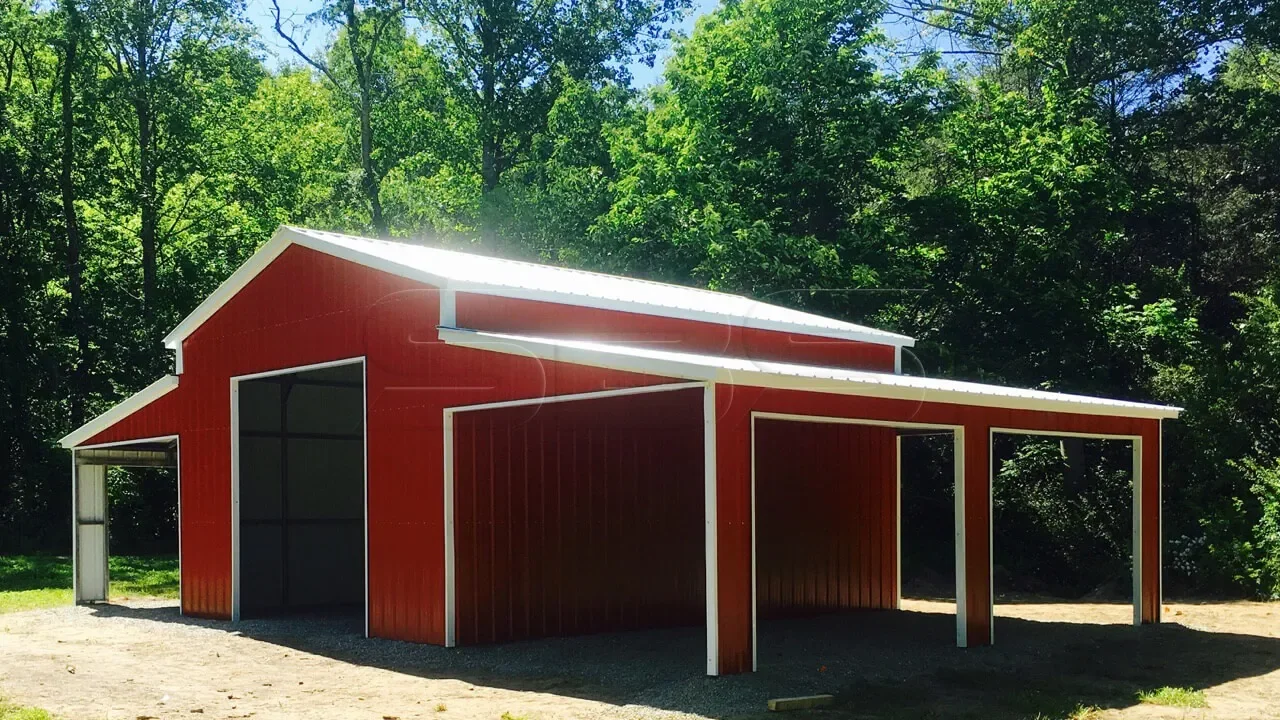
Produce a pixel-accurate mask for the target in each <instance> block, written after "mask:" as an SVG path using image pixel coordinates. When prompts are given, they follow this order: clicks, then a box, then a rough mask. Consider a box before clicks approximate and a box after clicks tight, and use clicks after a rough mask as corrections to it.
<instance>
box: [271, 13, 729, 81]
mask: <svg viewBox="0 0 1280 720" xmlns="http://www.w3.org/2000/svg"><path fill="white" fill-rule="evenodd" d="M278 2H279V3H280V10H281V13H282V15H283V17H284V19H285V23H284V24H285V28H286V29H289V20H290V18H293V20H294V22H296V23H297V24H298V26H299V29H298V31H297V32H296V33H295V34H294V39H295V40H297V41H298V42H299V44H301V45H302V46H303V49H304V50H306V51H307V52H313V51H316V50H318V49H319V48H322V47H323V46H324V44H325V41H326V40H327V30H326V29H325V28H320V27H309V26H306V25H305V23H304V20H305V18H306V16H307V15H308V14H309V13H312V12H315V10H316V9H318V8H319V7H320V6H321V5H322V4H323V3H322V0H278ZM247 5H248V16H249V20H250V21H251V22H252V23H253V24H254V27H256V28H257V29H258V35H259V37H260V38H261V40H262V44H263V46H264V48H265V49H266V51H267V54H268V62H269V63H270V64H271V65H272V66H279V65H281V64H284V63H292V62H295V61H296V58H295V57H294V55H293V52H292V51H291V50H289V48H288V46H286V45H285V43H284V41H282V40H281V39H280V37H279V36H278V35H276V31H275V28H274V21H275V16H274V11H273V9H272V6H271V0H248V3H247ZM717 5H719V0H693V10H692V12H690V13H689V14H688V15H687V16H685V18H684V19H683V20H682V21H681V22H680V23H679V24H677V25H676V26H675V28H674V29H676V30H679V31H681V32H684V33H686V34H687V33H689V32H692V30H693V25H694V23H695V22H696V21H697V18H698V16H700V15H702V14H704V13H706V12H709V11H710V10H711V9H713V8H715V7H716V6H717ZM307 29H310V31H311V32H310V33H309V34H306V30H307ZM304 35H305V39H304ZM667 55H669V52H664V53H661V54H659V56H658V60H657V62H655V63H654V66H653V67H652V68H650V67H646V66H645V65H643V64H642V63H633V64H632V65H631V73H632V75H633V76H634V83H635V85H637V86H639V87H643V86H646V85H652V84H654V83H656V82H657V81H658V80H659V79H660V78H661V75H662V64H663V61H664V60H665V59H666V57H667Z"/></svg>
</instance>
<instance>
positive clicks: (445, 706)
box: [436, 703, 449, 712]
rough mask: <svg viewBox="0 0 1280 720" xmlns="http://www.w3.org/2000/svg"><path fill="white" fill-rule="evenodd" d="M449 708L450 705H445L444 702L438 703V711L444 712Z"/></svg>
mask: <svg viewBox="0 0 1280 720" xmlns="http://www.w3.org/2000/svg"><path fill="white" fill-rule="evenodd" d="M448 709H449V707H448V706H447V705H445V704H444V703H438V704H437V705H436V712H444V711H445V710H448Z"/></svg>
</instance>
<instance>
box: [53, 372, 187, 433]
mask: <svg viewBox="0 0 1280 720" xmlns="http://www.w3.org/2000/svg"><path fill="white" fill-rule="evenodd" d="M176 387H178V376H177V375H165V376H164V377H162V378H160V379H159V380H157V381H155V382H153V383H151V384H150V385H148V386H146V387H145V388H143V389H141V390H139V391H138V392H136V393H134V394H132V395H130V396H129V397H128V398H126V399H124V400H123V401H121V402H119V403H117V404H116V405H114V406H113V407H112V408H111V409H110V410H108V411H106V412H104V413H102V414H101V415H99V416H98V417H96V418H94V419H92V420H90V421H89V422H87V423H85V424H84V425H81V426H80V427H78V428H76V429H75V430H72V431H71V433H69V434H68V435H67V436H66V437H64V438H62V439H61V440H59V441H58V442H59V443H60V444H61V445H62V447H64V448H73V447H76V446H78V445H79V444H80V443H83V442H84V441H86V440H88V439H89V438H91V437H93V436H94V435H97V434H98V433H100V432H102V431H103V430H106V429H107V428H109V427H111V426H112V425H115V424H116V423H118V422H120V421H121V420H123V419H125V418H127V417H129V416H130V415H132V414H133V413H134V412H136V411H138V410H140V409H142V408H144V407H146V406H147V405H149V404H150V403H152V402H154V401H155V400H156V399H158V398H160V397H163V396H164V395H166V394H168V393H169V391H170V390H173V389H174V388H176Z"/></svg>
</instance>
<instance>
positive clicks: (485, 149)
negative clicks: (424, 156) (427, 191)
mask: <svg viewBox="0 0 1280 720" xmlns="http://www.w3.org/2000/svg"><path fill="white" fill-rule="evenodd" d="M490 16H491V17H492V13H490ZM490 22H492V21H491V20H490V21H484V22H483V24H482V25H481V27H480V53H481V61H480V62H481V67H480V244H481V246H482V247H484V248H485V249H486V250H488V251H489V252H497V251H498V229H497V218H496V217H495V214H496V213H495V208H494V207H493V205H494V197H493V193H494V191H495V190H497V189H498V181H499V180H500V179H501V177H500V172H499V169H498V153H499V152H500V151H501V148H500V147H499V142H498V127H497V123H496V122H494V119H495V118H494V115H495V114H496V111H497V72H496V64H497V54H498V42H497V40H498V39H497V37H496V34H495V33H494V31H493V28H492V25H490Z"/></svg>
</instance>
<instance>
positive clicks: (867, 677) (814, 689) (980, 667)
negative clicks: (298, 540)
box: [95, 605, 1280, 720]
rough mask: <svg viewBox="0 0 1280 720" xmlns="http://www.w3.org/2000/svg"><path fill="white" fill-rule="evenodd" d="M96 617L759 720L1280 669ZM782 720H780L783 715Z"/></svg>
mask: <svg viewBox="0 0 1280 720" xmlns="http://www.w3.org/2000/svg"><path fill="white" fill-rule="evenodd" d="M95 612H96V613H97V614H99V615H102V616H116V617H131V618H139V619H150V620H155V621H161V622H179V623H186V624H192V625H199V626H205V627H225V628H227V629H228V631H234V632H238V633H240V634H242V635H245V636H247V637H250V638H253V639H256V640H260V641H263V642H268V643H273V644H276V645H280V646H284V647H289V648H293V649H296V650H300V651H304V652H308V653H314V654H317V655H323V656H327V657H331V658H334V659H336V660H339V661H343V662H348V663H354V664H359V665H366V666H371V667H377V668H382V669H385V670H390V671H395V672H401V673H406V674H411V675H415V676H420V677H426V678H455V679H460V680H464V681H467V682H470V683H472V684H476V685H484V686H490V687H501V688H507V689H511V690H523V691H535V692H545V693H554V694H559V695H566V696H573V697H581V698H588V699H594V700H599V701H603V702H608V703H612V704H615V705H642V706H649V707H654V708H661V709H666V710H676V711H683V712H690V713H696V714H700V715H710V716H713V717H726V716H727V717H739V718H740V717H751V716H754V715H761V716H763V715H765V713H763V712H762V711H763V709H764V707H765V701H766V700H767V699H768V698H771V697H783V696H794V695H805V694H812V693H832V694H834V695H835V696H836V698H837V705H836V707H835V708H833V709H830V710H823V711H810V712H809V714H807V715H806V714H805V713H795V714H789V717H857V718H983V719H984V720H985V719H989V720H1001V719H1004V718H1009V719H1013V718H1019V719H1021V718H1036V717H1044V718H1061V717H1066V716H1067V715H1069V714H1070V713H1071V712H1072V711H1073V710H1074V709H1075V708H1077V707H1079V706H1096V707H1100V708H1119V707H1127V706H1129V705H1133V704H1134V703H1135V702H1136V694H1137V693H1138V692H1139V691H1140V690H1151V689H1154V688H1159V687H1163V686H1178V687H1189V688H1194V689H1204V688H1208V687H1212V686H1215V685H1220V684H1222V683H1224V682H1227V681H1230V680H1235V679H1239V678H1245V677H1253V676H1257V675H1262V674H1266V673H1269V672H1272V671H1275V670H1277V669H1280V639H1276V638H1267V637H1258V636H1252V635H1237V634H1229V633H1215V632H1205V631H1200V630H1193V629H1190V628H1187V627H1185V626H1182V625H1178V624H1173V623H1166V624H1163V625H1158V626H1146V627H1131V626H1127V625H1084V624H1074V623H1066V622H1033V621H1029V620H1020V619H1016V618H1008V617H1002V618H1000V626H999V638H998V640H999V644H998V645H997V646H995V647H991V648H974V649H968V650H962V649H957V648H956V647H954V645H953V642H954V636H955V620H954V616H952V615H947V614H942V613H924V612H888V611H866V612H859V613H850V614H843V615H828V616H823V617H812V618H801V619H789V620H779V621H773V622H769V623H762V625H761V627H760V653H759V664H760V669H759V672H757V673H755V674H753V675H739V676H731V677H722V678H707V677H705V676H704V675H703V672H704V664H703V658H704V657H705V656H704V649H705V647H704V645H705V635H704V632H703V630H702V629H701V628H681V629H668V630H655V631H642V632H631V633H614V634H607V635H594V636H588V637H577V638H557V639H550V640H538V641H532V642H523V643H512V644H506V645H498V646H484V647H470V648H453V649H449V648H442V647H436V646H430V645H417V644H412V643H404V642H397V641H390V640H378V639H372V640H366V639H364V638H363V637H361V631H362V628H361V623H360V621H359V619H358V618H352V617H345V618H338V617H333V616H320V615H315V616H295V617H290V618H287V619H270V620H247V621H243V622H241V623H239V624H237V625H235V626H231V625H230V624H226V623H223V622H219V621H207V620H197V619H191V618H184V617H181V616H180V615H179V614H178V611H177V608H176V607H172V606H169V607H159V608H132V607H127V606H121V605H100V606H96V609H95ZM775 717H776V716H775Z"/></svg>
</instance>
